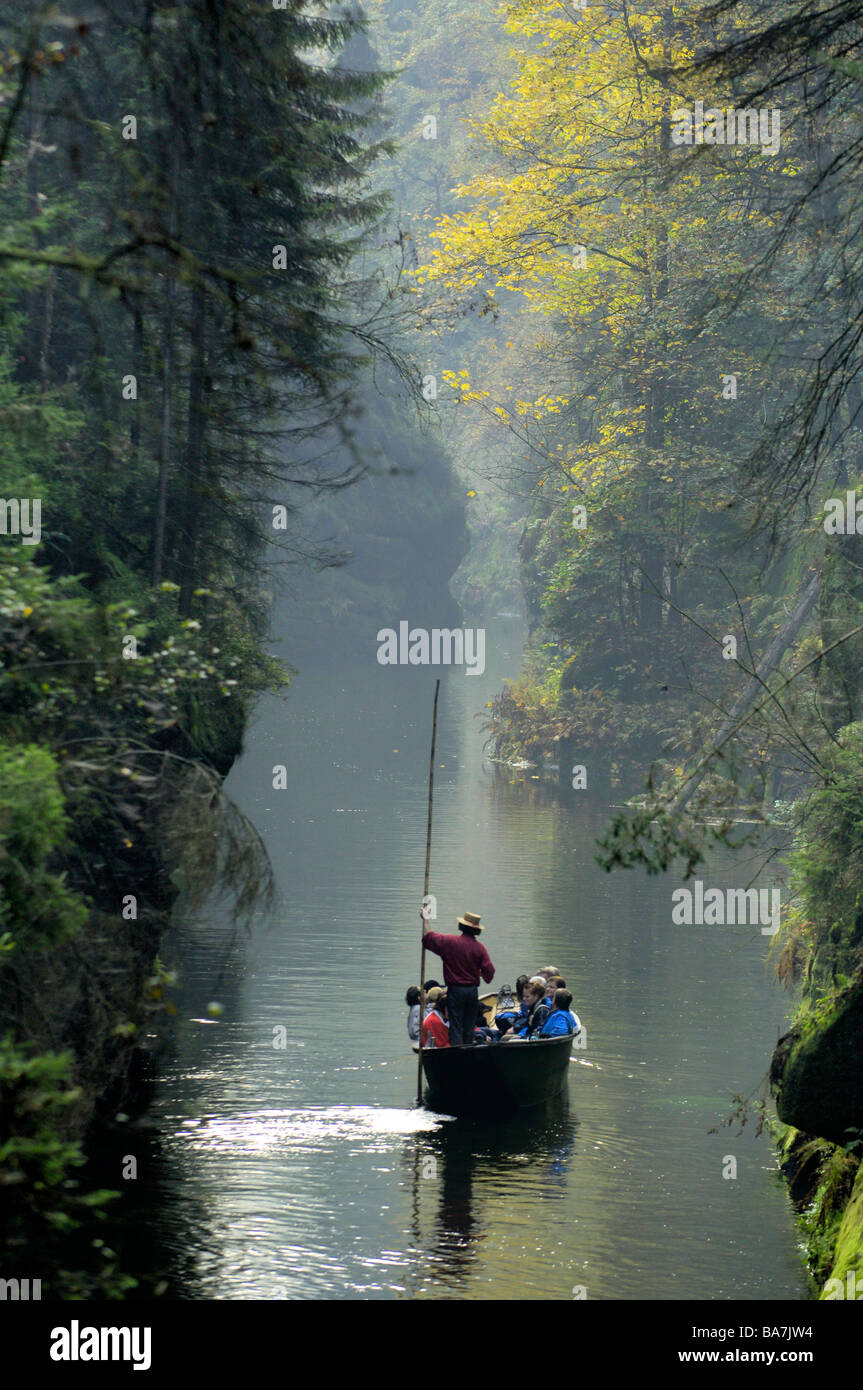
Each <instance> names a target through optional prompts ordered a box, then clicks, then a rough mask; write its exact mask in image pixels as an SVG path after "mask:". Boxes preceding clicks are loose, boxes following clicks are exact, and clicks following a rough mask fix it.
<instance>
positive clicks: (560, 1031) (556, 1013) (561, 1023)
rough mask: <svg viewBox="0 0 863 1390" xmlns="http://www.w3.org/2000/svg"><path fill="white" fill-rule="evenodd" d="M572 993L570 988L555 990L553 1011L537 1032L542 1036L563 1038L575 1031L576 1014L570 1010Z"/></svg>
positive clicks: (538, 1035)
mask: <svg viewBox="0 0 863 1390" xmlns="http://www.w3.org/2000/svg"><path fill="white" fill-rule="evenodd" d="M571 1003H572V995H571V994H570V992H569V990H568V989H557V990H555V992H554V1000H553V1003H552V1008H551V1013H550V1014H549V1015H548V1018H547V1019H546V1020H545V1023H544V1024H543V1025H542V1027H541V1028H540V1030H539V1033H538V1034H536V1036H537V1037H540V1038H562V1037H565V1036H566V1035H567V1034H570V1035H572V1034H573V1033H574V1032H575V1014H574V1013H571V1012H570V1008H569V1006H570V1004H571Z"/></svg>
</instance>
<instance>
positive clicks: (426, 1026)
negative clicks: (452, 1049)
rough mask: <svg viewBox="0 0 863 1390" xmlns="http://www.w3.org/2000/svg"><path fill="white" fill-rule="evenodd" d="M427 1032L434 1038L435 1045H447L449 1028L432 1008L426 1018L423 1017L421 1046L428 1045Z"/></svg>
mask: <svg viewBox="0 0 863 1390" xmlns="http://www.w3.org/2000/svg"><path fill="white" fill-rule="evenodd" d="M429 1034H431V1036H432V1038H433V1039H434V1045H435V1047H449V1045H450V1043H449V1029H448V1028H447V1026H446V1024H445V1023H444V1021H443V1019H442V1018H441V1016H440V1014H439V1013H438V1011H437V1009H432V1011H431V1013H430V1014H429V1016H428V1018H424V1019H423V1047H428V1046H429V1045H430V1044H429Z"/></svg>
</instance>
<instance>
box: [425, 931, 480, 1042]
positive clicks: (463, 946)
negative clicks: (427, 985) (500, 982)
mask: <svg viewBox="0 0 863 1390" xmlns="http://www.w3.org/2000/svg"><path fill="white" fill-rule="evenodd" d="M427 914H428V908H420V917H421V918H422V924H423V938H424V941H425V944H426V947H427V948H428V950H429V951H434V953H435V955H436V956H440V958H441V960H442V961H443V978H444V984H445V985H446V989H447V1009H448V1012H449V1040H450V1044H451V1045H452V1046H453V1047H459V1046H465V1045H466V1046H468V1047H472V1046H473V1041H474V1025H475V1023H476V1013H477V1005H478V1002H479V981H480V976H482V978H483V979H484V980H485V982H486V984H491V982H492V980H493V979H494V966H493V964H492V961H491V957H490V956H489V953H488V951H487V950H486V949H485V947H484V946H483V945H482V943H481V942H480V941H479V940H478V937H479V934H480V932H481V931H482V927H481V926H480V920H479V917H478V916H477V914H476V913H475V912H466V913H465V914H464V916H463V917H459V919H458V928H459V933H460V934H459V935H458V936H444V935H443V934H442V933H441V932H436V931H429V926H428V915H427Z"/></svg>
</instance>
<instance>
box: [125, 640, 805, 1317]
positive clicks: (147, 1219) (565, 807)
mask: <svg viewBox="0 0 863 1390" xmlns="http://www.w3.org/2000/svg"><path fill="white" fill-rule="evenodd" d="M370 650H371V652H372V657H371V660H370V663H369V666H368V667H367V668H364V669H362V670H358V671H354V672H351V673H350V674H349V678H345V677H344V675H343V674H340V675H339V676H338V677H337V678H336V677H333V675H332V674H328V673H318V674H315V673H307V674H303V675H301V676H300V677H299V679H298V680H297V681H296V682H295V684H294V686H292V688H291V691H290V694H289V704H288V706H287V708H286V706H285V705H284V704H282V703H280V702H278V701H275V700H272V701H265V702H264V703H263V704H262V706H261V709H260V711H259V714H258V717H257V720H256V723H255V725H254V727H253V729H252V730H251V733H250V736H249V739H248V750H247V752H246V754H245V756H244V758H243V759H242V761H241V762H240V763H239V764H238V766H237V767H236V768H235V770H234V772H233V773H232V776H231V779H230V784H229V790H230V791H231V794H232V795H233V796H234V797H235V799H236V800H237V801H238V802H239V804H240V805H241V806H242V807H243V809H244V810H246V811H247V812H248V813H249V814H250V815H251V816H252V818H253V820H254V821H255V823H256V825H257V826H258V827H259V829H260V830H261V833H262V834H263V836H264V838H265V841H266V843H267V846H268V849H269V851H270V854H271V856H272V859H273V863H274V867H275V871H276V874H277V877H278V880H279V885H280V888H281V891H282V893H283V901H282V903H281V905H280V907H279V908H278V910H277V911H276V912H275V913H274V914H273V916H272V918H270V919H268V920H262V921H260V922H259V923H258V925H257V926H256V928H255V930H254V932H253V934H252V936H251V937H250V938H249V939H248V940H246V939H241V940H236V939H234V937H233V935H232V933H231V931H230V924H224V923H221V922H220V921H219V920H218V917H217V916H216V917H214V919H213V920H210V921H207V922H206V923H203V924H199V925H197V926H188V927H187V928H185V929H184V930H183V931H182V932H180V933H179V940H178V942H177V949H176V955H177V957H178V959H179V960H180V961H181V962H182V972H183V979H184V984H183V988H182V991H181V993H180V994H179V996H178V997H177V1004H178V1008H179V1021H178V1026H177V1036H176V1047H175V1050H174V1053H173V1055H172V1056H171V1057H170V1058H169V1060H168V1061H167V1063H166V1064H165V1065H164V1067H163V1069H162V1072H161V1075H160V1079H159V1081H158V1084H157V1087H156V1095H155V1101H154V1104H153V1106H152V1108H151V1110H150V1113H149V1116H148V1123H147V1125H146V1126H142V1127H140V1128H138V1129H136V1130H135V1132H134V1140H133V1138H132V1131H131V1129H130V1130H129V1131H128V1132H127V1133H126V1134H125V1135H124V1136H123V1146H124V1147H123V1152H126V1153H128V1152H130V1151H132V1152H135V1153H137V1154H139V1155H140V1162H139V1173H140V1178H139V1181H138V1182H137V1183H136V1184H135V1185H134V1190H131V1189H132V1187H133V1185H131V1184H130V1185H129V1190H127V1192H126V1195H125V1197H124V1203H123V1210H122V1214H121V1217H120V1223H121V1224H123V1225H124V1226H125V1236H124V1237H123V1239H122V1240H121V1239H119V1237H118V1243H119V1244H120V1245H121V1246H122V1250H123V1255H124V1260H125V1263H126V1267H130V1266H131V1267H132V1268H135V1269H138V1270H141V1271H145V1272H146V1271H150V1272H152V1275H153V1278H154V1279H156V1278H159V1277H162V1276H163V1277H164V1279H165V1281H166V1282H167V1285H168V1292H169V1295H173V1296H180V1297H186V1298H228V1299H258V1298H263V1299H279V1298H302V1299H315V1298H328V1299H351V1298H371V1299H373V1298H390V1299H391V1298H449V1297H454V1296H457V1297H460V1298H471V1299H495V1298H529V1299H533V1298H536V1299H540V1298H551V1299H570V1298H572V1296H573V1294H572V1290H573V1288H574V1287H575V1286H578V1285H584V1286H585V1287H586V1289H587V1297H588V1299H636V1298H656V1299H677V1298H696V1299H757V1298H770V1299H777V1298H780V1299H782V1298H784V1299H794V1298H800V1297H802V1296H804V1279H803V1276H802V1272H801V1269H800V1267H799V1265H798V1263H797V1259H796V1253H795V1239H794V1227H793V1222H792V1219H791V1214H790V1210H789V1205H788V1201H787V1197H786V1194H785V1192H784V1190H783V1189H782V1188H781V1187H780V1185H779V1184H778V1183H777V1181H776V1179H775V1174H774V1162H773V1158H772V1155H771V1152H770V1149H769V1146H768V1143H767V1141H766V1138H761V1139H756V1138H755V1136H754V1134H753V1133H752V1128H753V1127H752V1125H749V1126H748V1127H747V1128H746V1129H745V1130H744V1131H743V1133H742V1134H740V1135H737V1134H736V1133H735V1131H734V1130H733V1129H732V1130H730V1129H727V1128H722V1122H723V1120H724V1119H725V1118H726V1117H727V1115H728V1114H729V1112H730V1110H731V1108H732V1102H731V1097H732V1095H733V1094H734V1093H736V1092H740V1093H748V1092H749V1091H752V1090H755V1089H757V1087H758V1086H759V1084H760V1081H761V1079H762V1077H763V1075H764V1072H765V1069H766V1066H767V1061H768V1058H769V1055H770V1051H771V1048H772V1045H773V1043H774V1041H775V1039H776V1037H777V1035H778V1033H779V1032H781V1031H783V1029H784V1018H785V1010H786V1008H787V1001H786V999H785V998H784V996H782V994H781V993H779V992H778V991H777V990H776V989H775V988H774V986H773V985H772V983H771V981H770V978H769V976H768V974H767V973H766V971H765V969H764V961H763V952H764V948H765V943H764V940H763V939H762V938H761V937H760V935H759V934H758V933H757V932H752V931H749V930H748V929H747V928H723V929H717V930H714V931H710V930H706V929H701V930H698V929H689V930H687V929H683V928H676V927H674V926H673V925H672V923H671V916H670V894H671V890H672V888H673V886H674V884H673V883H672V882H670V881H669V880H666V879H662V878H654V879H647V878H645V877H644V876H642V875H639V874H634V873H630V874H623V873H621V874H618V875H612V876H609V875H606V874H604V873H602V872H601V870H600V869H599V868H598V867H597V866H596V864H595V862H594V859H593V855H594V852H595V851H594V840H595V837H596V835H597V834H598V833H599V832H600V830H601V829H602V827H603V825H604V824H605V823H606V821H607V818H608V814H609V808H608V797H607V796H606V797H605V798H603V797H602V795H601V794H599V793H595V792H592V793H591V794H586V793H575V794H572V796H571V797H570V798H569V799H568V800H562V799H561V798H560V797H559V796H558V795H556V794H553V793H552V791H550V790H549V789H548V788H547V787H545V786H544V785H543V784H542V783H541V782H539V781H537V780H535V779H534V776H533V774H532V773H531V772H530V770H528V771H522V772H514V771H512V770H511V769H500V768H493V767H491V766H490V765H489V764H488V763H487V761H485V759H484V757H483V754H482V733H481V719H478V718H477V714H478V713H481V712H482V711H484V709H485V702H486V701H487V700H488V699H490V698H491V697H492V695H493V694H494V692H495V690H496V689H498V688H499V683H500V676H501V673H502V672H503V673H504V674H507V673H513V672H514V671H515V670H516V669H517V665H518V656H519V647H518V640H517V636H516V634H515V633H514V632H513V631H509V632H507V631H503V632H502V633H501V632H490V633H489V638H488V654H489V670H488V672H487V674H486V676H485V677H483V678H482V679H479V678H470V677H467V678H466V677H465V676H464V674H463V673H462V672H456V671H453V672H450V673H449V674H448V675H445V677H444V680H443V683H442V690H441V709H440V722H439V729H438V759H437V762H438V766H437V768H436V786H435V831H434V844H433V854H432V885H431V886H432V892H433V893H435V895H436V896H437V900H438V908H439V917H438V922H437V925H438V926H439V927H442V928H443V929H444V930H449V929H451V928H452V927H454V923H455V919H456V917H457V916H459V915H460V914H461V913H462V912H463V911H464V910H465V909H469V910H471V911H477V912H480V913H481V915H482V917H483V921H484V922H486V923H487V924H488V927H487V931H486V934H485V937H484V940H485V943H486V945H487V946H488V948H489V950H490V953H491V955H492V959H493V960H494V962H495V965H496V968H497V974H496V981H495V983H496V984H500V983H502V982H503V981H505V980H509V981H510V982H513V981H514V979H515V977H516V976H517V975H518V974H519V973H521V971H522V970H525V969H532V968H534V969H535V968H536V967H537V966H538V965H540V964H541V963H543V962H544V961H554V962H556V963H557V964H558V965H560V966H561V967H562V969H563V973H564V974H565V976H566V978H567V981H568V985H569V987H570V988H571V989H572V992H573V995H574V1005H575V1008H576V1009H577V1011H578V1013H579V1015H580V1016H581V1018H582V1020H583V1022H584V1024H585V1026H586V1029H587V1037H588V1046H587V1051H586V1052H585V1053H583V1054H577V1055H576V1059H575V1060H574V1061H573V1063H572V1065H571V1066H570V1068H569V1097H568V1100H564V1101H563V1102H561V1103H559V1104H558V1105H557V1107H556V1108H555V1109H554V1110H553V1111H552V1113H550V1114H538V1115H529V1116H527V1117H503V1118H502V1119H501V1120H500V1121H498V1122H496V1123H494V1124H469V1123H465V1122H463V1121H454V1120H452V1119H451V1118H450V1117H446V1116H437V1115H434V1114H432V1113H431V1112H429V1111H427V1110H425V1109H417V1108H415V1107H413V1106H412V1103H411V1102H412V1099H413V1097H414V1095H415V1086H416V1058H415V1056H414V1054H413V1053H412V1052H411V1050H410V1045H409V1042H408V1038H407V1032H406V1028H405V1018H406V1010H405V1007H404V1003H403V1000H404V992H405V988H406V987H407V985H409V984H410V983H413V982H415V981H416V973H417V970H418V959H419V918H418V911H417V910H418V906H419V900H420V897H421V887H422V872H423V863H424V846H425V814H426V801H425V798H426V777H427V770H428V762H427V760H428V744H427V739H428V733H429V729H428V725H429V718H430V713H431V694H432V691H433V680H432V679H431V678H430V676H429V673H428V672H427V671H423V670H418V671H417V670H412V671H409V670H399V669H397V668H381V667H377V666H376V665H375V663H374V660H373V651H374V647H373V645H372V647H371V649H370ZM275 764H285V765H286V767H287V768H288V782H289V786H288V789H287V790H286V791H282V792H278V791H274V789H273V785H272V769H273V766H274V765H275ZM734 872H735V870H734V868H733V866H730V865H729V863H728V862H726V861H719V860H717V861H716V862H715V863H713V864H711V866H710V878H711V882H714V883H719V884H723V883H724V882H726V881H727V882H728V883H730V884H733V883H734V877H733V875H734ZM749 873H750V869H749V868H747V878H748V875H749ZM171 963H172V964H173V963H174V961H172V962H171ZM213 999H217V1000H218V1001H219V1002H220V1003H221V1004H222V1006H223V1013H222V1014H221V1016H220V1018H219V1021H218V1023H217V1024H213V1023H212V1022H211V1021H209V1020H208V1018H207V1004H208V1003H209V1001H211V1000H213ZM280 1040H281V1041H280ZM282 1043H284V1045H282ZM711 1129H714V1130H716V1132H715V1133H713V1134H711V1133H710V1132H709V1131H710V1130H711ZM728 1154H733V1155H734V1156H735V1157H736V1158H737V1164H738V1179H737V1180H736V1181H726V1180H724V1179H723V1177H722V1172H723V1166H724V1159H725V1156H726V1155H728ZM115 1185H116V1184H115Z"/></svg>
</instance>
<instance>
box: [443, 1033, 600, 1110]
mask: <svg viewBox="0 0 863 1390" xmlns="http://www.w3.org/2000/svg"><path fill="white" fill-rule="evenodd" d="M571 1056H572V1038H571V1037H562V1038H543V1039H541V1040H540V1041H537V1042H517V1043H516V1042H513V1043H505V1042H499V1043H490V1044H488V1045H487V1046H485V1047H481V1046H475V1047H442V1048H433V1049H431V1051H425V1050H423V1071H424V1072H425V1078H426V1082H427V1085H428V1089H427V1092H426V1104H427V1105H428V1106H430V1107H431V1109H433V1110H438V1111H443V1112H445V1113H446V1114H449V1115H473V1114H479V1113H483V1112H486V1111H490V1110H500V1109H506V1110H511V1109H513V1108H516V1109H519V1110H526V1109H529V1108H530V1107H532V1106H537V1105H544V1104H546V1103H547V1102H548V1101H550V1100H553V1099H554V1098H555V1097H556V1096H559V1095H560V1092H561V1091H562V1090H563V1088H564V1087H565V1085H566V1081H567V1076H568V1073H569V1060H570V1057H571Z"/></svg>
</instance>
